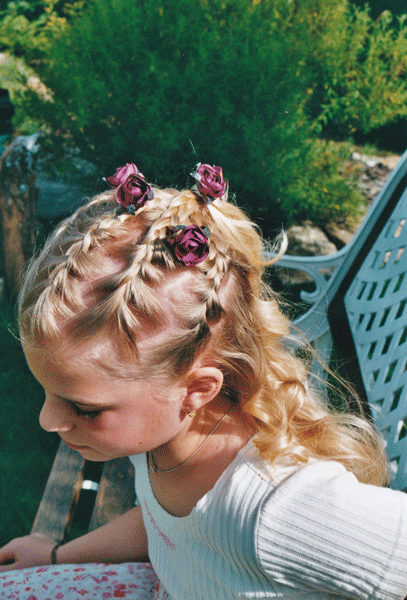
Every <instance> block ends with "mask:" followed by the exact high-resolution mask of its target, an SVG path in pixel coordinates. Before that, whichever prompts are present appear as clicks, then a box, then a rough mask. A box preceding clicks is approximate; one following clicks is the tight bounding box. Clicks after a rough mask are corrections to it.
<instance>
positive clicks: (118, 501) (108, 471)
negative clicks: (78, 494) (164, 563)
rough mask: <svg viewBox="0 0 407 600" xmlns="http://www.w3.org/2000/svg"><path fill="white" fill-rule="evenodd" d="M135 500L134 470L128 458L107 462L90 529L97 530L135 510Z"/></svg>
mask: <svg viewBox="0 0 407 600" xmlns="http://www.w3.org/2000/svg"><path fill="white" fill-rule="evenodd" d="M135 499H136V493H135V489H134V468H133V465H132V464H131V462H130V460H129V459H128V458H127V457H126V458H116V459H114V460H109V461H107V462H106V463H105V465H104V468H103V472H102V477H101V480H100V484H99V489H98V493H97V496H96V501H95V507H94V510H93V514H92V518H91V521H90V525H89V529H96V528H97V527H100V526H101V525H104V524H105V523H107V522H109V521H111V520H112V519H115V518H116V517H119V516H120V515H122V514H123V513H124V512H126V511H127V510H129V509H130V508H133V506H134V503H135Z"/></svg>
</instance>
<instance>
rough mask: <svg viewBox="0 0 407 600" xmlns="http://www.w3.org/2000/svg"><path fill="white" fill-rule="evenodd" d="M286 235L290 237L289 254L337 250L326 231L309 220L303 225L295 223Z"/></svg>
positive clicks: (310, 253)
mask: <svg viewBox="0 0 407 600" xmlns="http://www.w3.org/2000/svg"><path fill="white" fill-rule="evenodd" d="M286 235H287V238H288V249H287V254H293V255H294V256H320V255H324V254H332V253H333V252H336V251H337V248H336V246H335V245H334V244H333V243H332V242H331V241H329V239H328V238H327V236H326V235H325V234H324V232H323V231H322V230H321V229H320V228H319V227H316V226H315V225H313V224H312V223H311V222H308V221H305V222H304V223H302V224H301V225H293V226H292V227H290V228H289V229H287V231H286ZM279 237H280V236H279ZM279 237H278V238H277V240H278V239H279Z"/></svg>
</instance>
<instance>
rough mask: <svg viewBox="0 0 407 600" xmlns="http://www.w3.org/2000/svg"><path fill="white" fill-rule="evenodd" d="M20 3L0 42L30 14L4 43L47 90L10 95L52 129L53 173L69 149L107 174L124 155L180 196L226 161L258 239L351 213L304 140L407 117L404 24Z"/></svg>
mask: <svg viewBox="0 0 407 600" xmlns="http://www.w3.org/2000/svg"><path fill="white" fill-rule="evenodd" d="M24 4H26V3H24V2H21V1H20V2H18V3H12V4H9V11H8V14H7V16H6V17H5V18H4V19H3V21H2V24H1V25H0V39H3V40H5V39H6V37H5V34H6V32H7V27H8V25H7V23H8V21H7V19H8V18H9V17H10V18H11V15H12V16H13V19H14V21H12V22H11V21H10V27H11V29H12V24H13V23H14V26H16V23H17V22H18V21H17V19H18V18H20V17H21V16H22V17H24V19H25V21H24V23H25V25H24V27H26V29H24V27H23V26H21V33H19V34H18V35H17V34H16V40H17V41H14V42H13V41H12V35H11V34H10V36H9V37H10V40H11V41H9V42H8V43H9V48H10V49H14V50H15V49H16V48H17V47H18V44H20V45H21V48H23V49H24V51H25V53H26V54H25V56H26V58H27V59H30V58H31V59H32V58H33V57H34V58H35V57H36V56H37V59H36V63H35V64H36V71H37V73H38V74H39V76H40V77H41V82H40V83H43V84H45V86H46V87H45V88H41V89H42V92H41V91H40V89H38V87H37V89H35V90H33V89H32V88H33V86H31V87H30V86H28V89H27V91H26V92H19V93H15V95H14V100H15V101H16V103H17V104H18V106H20V107H23V110H24V111H25V114H27V115H29V117H30V118H31V119H32V120H33V121H34V122H35V120H36V119H39V120H40V121H41V122H42V123H44V124H45V125H46V127H47V132H48V133H49V136H48V140H50V141H51V144H52V150H53V164H54V165H56V166H57V167H61V166H63V167H65V166H66V163H67V155H68V154H69V152H67V150H68V149H69V148H70V149H71V150H70V151H71V153H72V155H75V156H77V155H78V153H79V156H80V157H81V158H84V159H86V160H88V161H90V162H91V163H93V164H95V165H96V166H97V169H98V170H99V173H100V174H101V175H106V174H109V172H112V171H113V170H114V169H115V168H116V167H117V166H118V165H120V164H123V163H124V162H127V161H129V160H131V161H134V162H136V163H137V164H139V165H140V167H141V168H142V170H143V172H144V173H145V174H146V176H147V177H148V178H149V179H150V180H151V181H156V182H157V183H158V184H159V185H185V184H186V183H187V182H188V173H189V171H190V168H191V165H193V164H194V162H197V161H198V160H200V161H205V162H210V163H213V164H221V165H222V167H223V168H224V171H225V174H226V176H227V177H228V178H229V180H230V182H231V191H232V192H236V194H237V196H238V202H239V204H240V205H243V206H245V207H246V209H247V210H248V212H249V213H250V214H251V216H252V217H253V218H255V219H256V220H258V221H259V222H260V224H261V225H262V227H263V229H264V232H265V234H266V235H270V234H272V233H273V232H274V231H275V230H278V229H279V228H280V226H281V223H282V222H283V223H284V224H285V225H287V224H289V223H290V222H291V221H293V220H300V219H301V218H303V216H304V215H306V216H307V217H310V216H311V215H312V216H313V217H315V219H317V220H323V219H325V218H327V216H328V215H329V216H333V217H335V216H336V217H337V218H339V217H340V218H342V216H343V215H345V213H349V211H350V212H352V209H353V207H354V206H355V205H358V204H359V196H358V194H357V193H356V192H355V191H351V190H352V189H353V190H354V185H353V184H352V181H351V180H350V179H349V178H348V177H347V176H346V175H343V176H342V175H341V173H340V172H339V174H338V171H337V170H336V171H335V169H337V168H338V165H339V163H338V161H339V159H340V158H341V157H340V154H339V155H338V156H337V157H335V156H334V153H333V149H332V147H330V146H327V145H324V144H318V143H317V145H316V146H315V147H314V148H313V144H310V143H309V141H308V140H309V139H310V138H312V136H315V135H319V136H321V137H324V138H330V137H331V138H332V137H334V138H339V139H347V138H349V136H351V135H352V134H354V133H356V132H367V131H369V130H371V129H372V128H376V127H378V126H379V125H382V124H383V123H388V122H389V121H392V120H395V119H399V118H401V117H402V116H403V115H404V114H405V113H406V112H407V102H406V100H407V83H406V77H405V73H406V64H407V59H406V56H407V47H406V27H405V25H404V21H402V20H401V21H399V22H398V24H397V26H395V25H394V22H393V21H392V20H391V18H390V17H386V15H384V16H383V17H382V18H381V19H380V20H379V21H377V22H373V21H372V19H371V18H370V16H369V13H368V11H367V9H359V8H354V7H352V6H350V4H349V2H348V0H291V2H287V0H178V1H176V0H157V1H156V2H154V3H153V2H143V1H142V0H134V1H133V2H131V3H129V2H126V0H98V1H97V2H91V1H90V0H88V1H86V0H82V1H81V2H74V3H73V4H72V5H69V4H68V3H66V2H62V1H61V0H60V1H59V2H56V0H37V1H36V2H35V3H33V4H35V6H36V11H34V13H31V16H30V14H28V12H27V11H25V12H24V10H22V9H21V6H22V5H24ZM41 6H42V9H43V10H42V12H41V10H39V8H38V7H40V8H41ZM13 7H14V8H13ZM18 7H20V8H18ZM33 15H34V16H33ZM33 27H34V32H33V31H32V30H31V29H30V28H33ZM2 32H3V33H2ZM2 35H3V38H2V37H1V36H2ZM30 40H31V41H30ZM13 44H14V45H13ZM38 57H39V58H38ZM0 70H1V67H0ZM58 153H59V156H58ZM307 186H309V189H308V188H307ZM349 186H350V187H349ZM323 190H328V191H327V192H324V191H323Z"/></svg>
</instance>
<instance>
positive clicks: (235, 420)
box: [149, 409, 254, 517]
mask: <svg viewBox="0 0 407 600" xmlns="http://www.w3.org/2000/svg"><path fill="white" fill-rule="evenodd" d="M217 416H218V417H219V415H217ZM219 418H222V414H220V417H219ZM213 422H214V421H213V420H212V421H211V425H212V424H213ZM205 425H206V424H205ZM199 428H200V426H198V425H194V426H193V427H192V431H193V432H194V433H197V434H198V432H199ZM195 430H196V432H195ZM207 432H208V427H207V426H204V427H203V433H207ZM191 433H192V432H191ZM253 433H254V431H253V430H252V429H251V428H250V427H249V426H248V424H247V421H246V419H245V417H244V415H242V413H241V412H240V411H238V410H236V409H232V410H230V412H229V413H228V414H227V415H226V417H225V418H224V420H223V422H222V423H221V425H220V426H219V428H218V429H217V431H216V432H215V433H214V434H213V435H212V436H210V438H209V439H208V441H207V443H205V444H204V445H203V446H202V448H201V449H200V450H199V452H197V453H196V454H195V455H194V456H193V457H192V458H191V460H190V461H188V462H186V463H184V465H182V466H181V467H180V468H179V469H175V470H171V471H169V472H166V473H162V472H151V471H150V472H149V477H150V484H151V488H152V491H153V494H154V496H155V498H156V500H157V501H158V503H159V504H160V505H161V506H162V508H164V510H166V511H167V512H168V513H169V514H171V515H173V516H177V517H183V516H186V515H188V514H189V513H190V512H191V510H192V509H193V508H194V507H195V506H196V504H197V502H198V501H199V500H200V499H201V498H202V497H203V496H204V495H205V494H206V493H207V492H208V491H209V490H210V489H212V488H213V486H214V485H215V484H216V482H217V480H218V479H219V477H220V476H221V475H222V473H223V472H224V471H225V469H226V468H227V467H228V466H229V465H230V463H231V462H232V461H233V460H234V458H235V457H236V454H237V453H238V452H239V450H240V449H241V448H242V447H243V446H245V445H246V444H247V442H248V441H249V439H250V438H251V437H252V435H253ZM197 437H198V439H201V437H199V436H197ZM197 437H194V439H195V440H197ZM186 441H187V436H186V437H185V438H184V440H182V441H181V447H182V443H184V442H186ZM195 443H197V442H196V441H195ZM191 447H192V446H191ZM189 449H190V447H189ZM176 451H178V448H176ZM170 452H171V448H168V447H165V448H164V447H161V448H157V449H156V450H154V455H153V456H154V460H155V461H156V462H157V463H158V464H157V466H158V467H159V468H161V469H165V468H168V469H171V467H173V466H174V465H175V464H177V463H176V462H175V456H176V457H177V460H179V459H181V460H182V459H185V457H186V454H187V451H186V448H184V449H183V451H181V452H179V453H178V454H171V453H170ZM150 458H151V456H150Z"/></svg>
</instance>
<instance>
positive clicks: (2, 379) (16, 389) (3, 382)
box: [0, 301, 59, 546]
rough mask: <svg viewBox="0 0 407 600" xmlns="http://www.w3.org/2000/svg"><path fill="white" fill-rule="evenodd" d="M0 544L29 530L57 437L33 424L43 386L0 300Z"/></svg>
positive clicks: (10, 308)
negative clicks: (41, 386)
mask: <svg viewBox="0 0 407 600" xmlns="http://www.w3.org/2000/svg"><path fill="white" fill-rule="evenodd" d="M0 353H1V356H2V357H3V360H2V361H1V363H0V406H1V415H2V419H1V427H0V465H1V486H0V506H1V521H0V546H2V545H3V544H5V543H6V542H8V541H9V540H10V539H11V538H13V537H16V536H19V535H25V534H27V533H29V531H30V528H31V525H32V522H33V519H34V515H35V512H36V510H37V508H38V504H39V501H40V499H41V496H42V493H43V489H44V486H45V482H46V480H47V478H48V475H49V471H50V468H51V464H52V460H53V457H54V455H55V450H56V447H57V443H58V439H59V436H56V435H55V434H52V435H51V434H49V433H45V431H43V430H42V429H41V428H40V425H39V423H38V415H39V411H40V407H41V403H42V398H43V391H42V390H41V388H40V386H39V385H38V384H37V382H36V381H35V380H34V378H33V376H32V375H31V373H30V372H29V370H28V367H27V364H26V362H25V358H24V355H23V352H22V349H21V346H20V343H19V341H18V339H17V338H16V327H15V321H14V314H13V309H12V307H10V306H9V305H8V304H7V303H5V302H4V301H3V302H1V303H0Z"/></svg>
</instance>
